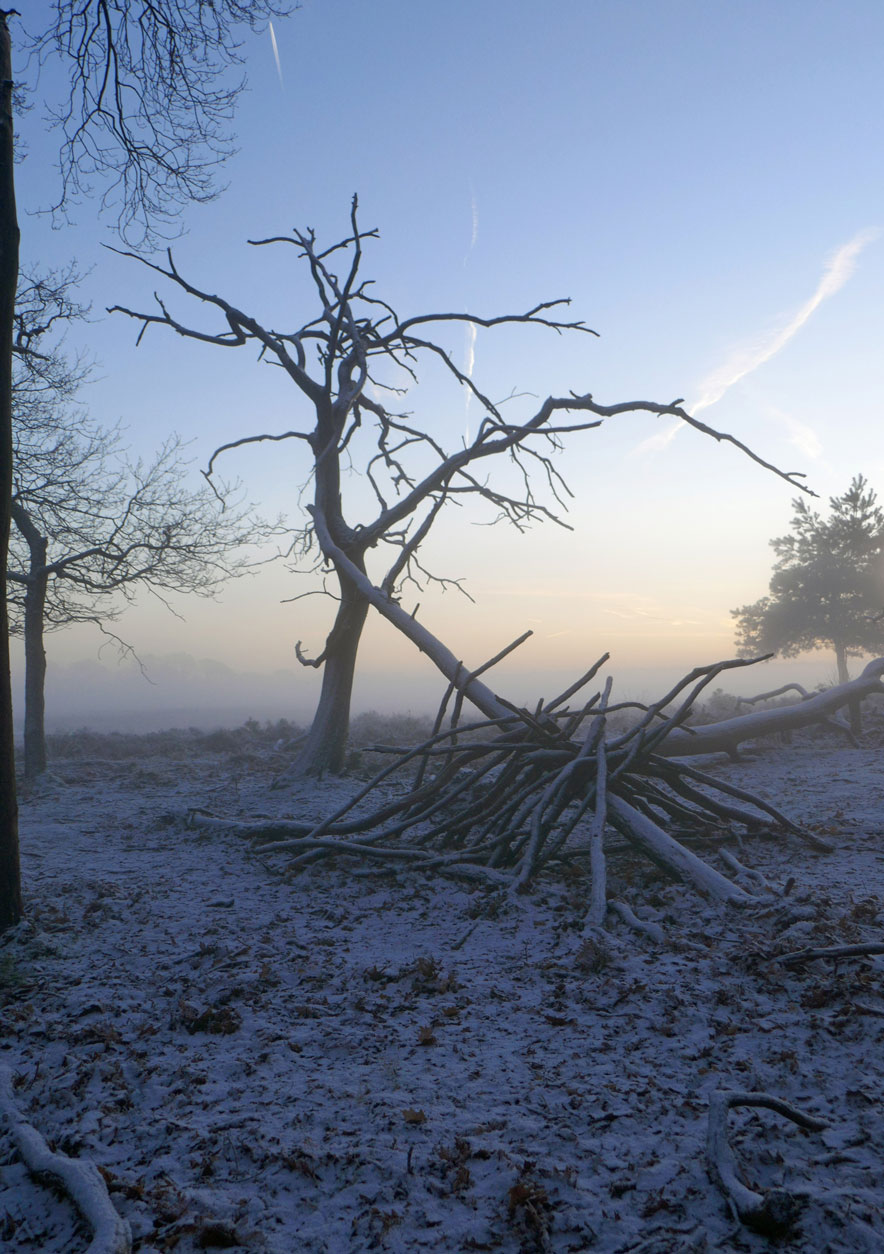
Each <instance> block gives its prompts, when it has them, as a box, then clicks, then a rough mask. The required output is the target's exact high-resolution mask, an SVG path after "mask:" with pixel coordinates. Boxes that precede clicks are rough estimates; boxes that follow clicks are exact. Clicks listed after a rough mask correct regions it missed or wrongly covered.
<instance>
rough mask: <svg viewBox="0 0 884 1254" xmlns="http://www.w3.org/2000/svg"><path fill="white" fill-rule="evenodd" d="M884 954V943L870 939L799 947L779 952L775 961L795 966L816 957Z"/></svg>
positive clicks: (853, 956) (851, 956)
mask: <svg viewBox="0 0 884 1254" xmlns="http://www.w3.org/2000/svg"><path fill="white" fill-rule="evenodd" d="M874 954H884V943H882V942H881V941H868V942H865V943H862V944H858V945H830V946H828V947H827V948H824V949H797V950H795V952H794V953H791V954H779V955H778V956H777V957H775V958H774V961H775V962H784V963H785V964H786V965H787V966H795V965H797V964H798V963H799V962H813V961H814V960H815V959H816V958H864V957H866V956H869V957H870V956H872V955H874Z"/></svg>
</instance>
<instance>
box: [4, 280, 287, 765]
mask: <svg viewBox="0 0 884 1254" xmlns="http://www.w3.org/2000/svg"><path fill="white" fill-rule="evenodd" d="M77 278H78V276H77V274H76V271H75V270H74V269H73V268H71V269H68V270H67V271H65V272H63V273H52V274H49V275H46V276H41V277H36V278H34V277H27V278H25V280H24V281H23V282H22V283H21V284H20V290H19V299H18V303H17V307H16V338H15V344H16V350H17V351H16V367H15V374H14V386H13V405H14V448H13V493H12V519H13V523H14V526H15V530H14V532H13V535H12V538H11V542H10V565H9V569H8V571H7V579H8V582H9V588H8V596H9V603H10V607H11V611H12V615H11V619H12V630H13V632H16V631H18V632H21V633H22V634H23V635H24V640H25V757H24V767H25V776H26V777H27V778H33V777H34V776H36V775H38V774H40V773H41V772H42V771H43V770H44V769H45V766H46V748H45V734H44V689H45V677H46V652H45V647H44V635H45V633H46V632H47V631H57V630H59V629H61V628H64V627H66V626H69V625H71V624H73V623H85V622H89V623H95V624H96V625H97V626H98V627H99V628H100V629H101V630H103V631H105V632H106V633H107V624H108V623H111V622H115V621H116V620H117V619H118V618H119V616H120V614H121V613H122V612H123V610H124V609H125V607H126V604H127V603H128V602H129V601H131V600H132V599H133V598H134V597H135V596H136V595H137V594H138V593H139V592H142V591H145V590H148V591H150V592H153V593H155V594H157V595H159V596H160V597H161V598H164V597H165V594H166V593H169V592H174V593H195V594H196V595H199V596H211V595H213V594H214V592H215V591H216V590H217V588H218V587H219V585H220V584H221V583H222V582H223V581H224V580H226V579H228V578H230V577H231V576H232V575H236V574H238V573H240V572H241V571H242V569H243V567H244V562H243V559H242V558H241V557H240V556H239V555H238V551H240V550H241V548H242V546H243V545H244V544H245V543H247V542H249V541H254V540H255V539H256V538H258V537H259V536H260V535H261V534H262V533H263V525H262V524H258V523H256V521H255V520H250V519H248V517H247V515H246V514H244V513H243V512H241V511H240V510H238V509H236V508H230V509H224V508H222V505H221V504H220V503H219V500H218V495H219V494H217V493H213V492H212V491H210V489H209V487H208V486H207V485H205V484H203V485H202V487H201V488H200V489H198V490H196V491H188V490H186V489H183V488H182V481H183V479H184V478H185V477H186V472H187V465H186V462H185V461H184V460H183V458H182V446H181V442H180V440H178V439H177V437H172V438H170V439H168V440H167V441H166V443H165V444H164V445H163V446H162V448H161V449H160V451H159V452H158V453H157V454H156V456H155V457H154V458H153V459H152V460H151V461H149V462H147V463H145V462H143V461H137V462H135V463H133V462H131V461H130V460H129V458H128V457H127V456H126V454H125V451H124V450H123V448H122V444H121V436H120V431H119V428H115V429H111V430H108V429H105V428H102V427H100V426H97V425H96V424H95V423H93V422H91V421H90V419H89V418H88V416H87V415H86V414H85V413H84V412H83V411H82V408H78V407H77V405H76V400H77V393H78V389H79V388H80V386H81V385H82V383H83V382H84V380H85V379H87V378H88V374H89V367H88V366H87V365H85V364H84V362H83V361H82V359H80V358H73V359H72V358H71V357H70V356H68V355H67V354H66V352H65V351H64V341H63V335H64V331H65V330H66V328H67V326H68V324H69V323H70V321H71V320H72V319H74V318H78V317H83V316H85V313H86V311H85V310H84V309H83V308H82V307H81V306H80V305H79V304H78V303H77V302H76V300H75V299H74V297H73V296H72V292H73V291H75V289H76V282H77ZM228 495H229V494H228Z"/></svg>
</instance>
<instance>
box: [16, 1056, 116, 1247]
mask: <svg viewBox="0 0 884 1254" xmlns="http://www.w3.org/2000/svg"><path fill="white" fill-rule="evenodd" d="M0 1114H2V1115H3V1116H4V1118H5V1120H6V1123H7V1124H8V1126H9V1130H10V1132H11V1134H12V1139H13V1141H14V1143H15V1146H16V1148H17V1150H18V1152H19V1153H20V1154H21V1156H22V1159H23V1160H24V1163H25V1165H26V1167H27V1168H28V1170H29V1171H30V1172H31V1174H32V1175H35V1176H38V1177H44V1178H45V1177H48V1178H49V1179H51V1180H52V1181H54V1182H55V1183H57V1184H59V1185H60V1186H61V1188H62V1189H63V1191H64V1192H65V1193H66V1194H67V1195H68V1196H69V1197H70V1198H71V1200H72V1201H73V1202H74V1204H75V1205H76V1207H77V1209H78V1210H79V1212H80V1214H81V1215H82V1216H83V1218H84V1219H85V1220H86V1222H87V1223H88V1224H89V1226H90V1228H91V1229H92V1234H93V1235H92V1243H91V1244H90V1246H89V1248H88V1250H87V1251H86V1254H130V1252H131V1250H132V1234H131V1232H130V1230H129V1224H128V1222H127V1221H126V1220H125V1219H123V1218H122V1216H120V1215H118V1214H117V1212H116V1210H115V1209H114V1206H113V1203H112V1202H111V1200H110V1196H109V1195H108V1191H107V1185H106V1184H105V1182H104V1178H103V1176H102V1174H101V1172H100V1171H99V1170H98V1168H97V1167H96V1165H95V1163H93V1162H91V1161H90V1160H89V1159H81V1158H68V1156H67V1155H66V1154H58V1153H56V1152H54V1151H53V1150H51V1149H50V1148H49V1146H48V1145H47V1144H46V1141H45V1140H44V1138H43V1137H42V1136H41V1135H40V1133H39V1132H38V1131H37V1129H36V1128H35V1127H34V1126H33V1125H32V1124H30V1123H28V1122H27V1120H26V1119H25V1117H24V1115H23V1114H22V1113H21V1111H20V1110H19V1109H18V1106H17V1105H16V1103H15V1098H14V1097H13V1092H12V1077H11V1075H10V1072H9V1068H8V1067H0Z"/></svg>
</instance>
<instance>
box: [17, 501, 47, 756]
mask: <svg viewBox="0 0 884 1254" xmlns="http://www.w3.org/2000/svg"><path fill="white" fill-rule="evenodd" d="M12 521H13V522H14V523H15V525H16V527H17V528H18V530H19V532H20V533H21V535H22V537H23V538H24V541H25V543H26V544H27V546H28V575H27V582H26V583H25V624H24V633H25V779H27V780H29V781H30V780H34V779H36V778H37V776H38V775H42V774H43V772H44V771H45V770H46V723H45V710H46V649H45V647H44V644H43V635H44V627H45V619H46V590H47V588H48V586H49V572H48V570H47V561H48V553H49V541H48V539H47V537H46V536H44V535H43V534H42V533H41V532H40V530H39V528H38V527H37V526H36V525H35V523H34V520H33V519H32V518H31V516H30V514H29V513H28V511H27V510H26V509H25V508H24V507H23V505H22V504H21V502H20V501H13V502H12Z"/></svg>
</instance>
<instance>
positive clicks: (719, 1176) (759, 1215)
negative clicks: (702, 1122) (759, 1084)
mask: <svg viewBox="0 0 884 1254" xmlns="http://www.w3.org/2000/svg"><path fill="white" fill-rule="evenodd" d="M735 1106H763V1107H765V1108H766V1109H768V1110H774V1111H776V1112H777V1114H779V1115H784V1116H785V1118H787V1119H791V1120H792V1122H793V1123H797V1124H798V1126H799V1127H801V1128H806V1129H807V1130H808V1131H810V1132H822V1131H823V1129H824V1128H825V1127H826V1124H825V1123H823V1122H822V1121H821V1120H819V1119H815V1118H814V1117H813V1116H812V1115H808V1114H805V1113H804V1112H803V1111H800V1110H797V1109H796V1108H795V1107H794V1106H790V1105H789V1103H788V1102H784V1101H782V1100H781V1099H780V1098H778V1097H772V1096H771V1095H770V1094H768V1093H745V1092H744V1093H741V1092H737V1091H734V1090H728V1089H718V1090H717V1091H716V1092H714V1093H713V1094H712V1095H711V1097H710V1098H709V1122H708V1125H707V1130H706V1162H707V1166H708V1168H709V1174H710V1175H711V1177H712V1179H713V1180H714V1181H715V1183H716V1184H717V1185H718V1186H719V1187H720V1188H721V1189H722V1191H723V1192H724V1194H725V1196H726V1198H727V1199H728V1202H729V1203H730V1205H731V1207H732V1208H733V1209H734V1211H735V1212H736V1215H737V1217H738V1218H739V1220H740V1222H741V1223H744V1224H745V1225H746V1226H747V1227H748V1228H752V1229H753V1230H754V1231H755V1232H760V1233H762V1234H763V1235H764V1236H768V1237H781V1236H785V1235H786V1234H787V1233H788V1232H789V1231H790V1230H791V1229H792V1228H793V1227H794V1225H795V1221H796V1220H797V1218H798V1215H799V1213H800V1210H801V1204H802V1203H801V1199H800V1198H799V1197H796V1196H795V1195H794V1194H791V1193H788V1192H786V1190H784V1189H770V1190H768V1191H767V1192H766V1193H763V1194H762V1193H756V1192H755V1190H754V1189H750V1188H749V1187H748V1186H747V1185H746V1184H744V1183H743V1181H742V1180H741V1179H740V1173H739V1168H738V1166H737V1160H736V1156H735V1155H734V1152H733V1150H732V1149H731V1147H730V1143H729V1141H728V1139H727V1113H728V1111H729V1110H731V1109H732V1108H733V1107H735Z"/></svg>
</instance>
